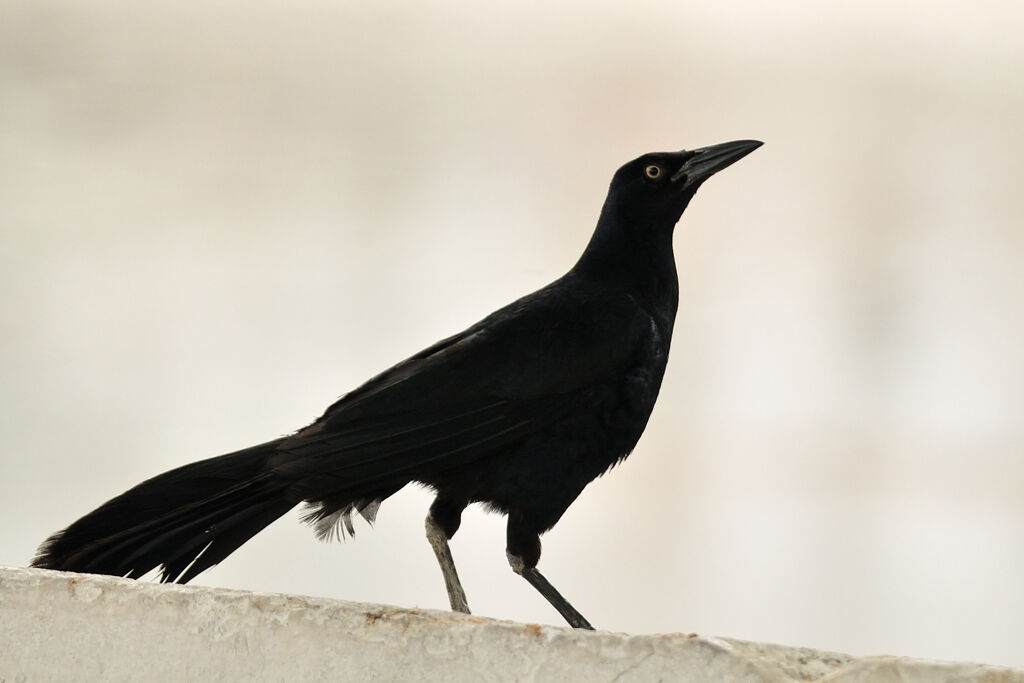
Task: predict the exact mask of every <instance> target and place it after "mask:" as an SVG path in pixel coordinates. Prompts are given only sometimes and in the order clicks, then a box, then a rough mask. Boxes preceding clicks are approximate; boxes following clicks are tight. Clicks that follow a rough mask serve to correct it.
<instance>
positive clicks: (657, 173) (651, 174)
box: [644, 164, 661, 180]
mask: <svg viewBox="0 0 1024 683" xmlns="http://www.w3.org/2000/svg"><path fill="white" fill-rule="evenodd" d="M644 175H646V176H647V177H648V178H650V179H651V180H657V179H658V178H660V177H661V166H656V165H654V164H651V165H650V166H648V167H647V168H645V169H644Z"/></svg>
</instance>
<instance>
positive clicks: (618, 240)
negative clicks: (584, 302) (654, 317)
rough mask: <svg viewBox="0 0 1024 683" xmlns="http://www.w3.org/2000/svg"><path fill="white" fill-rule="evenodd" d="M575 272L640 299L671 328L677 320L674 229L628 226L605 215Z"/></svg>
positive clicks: (677, 284) (677, 282)
mask: <svg viewBox="0 0 1024 683" xmlns="http://www.w3.org/2000/svg"><path fill="white" fill-rule="evenodd" d="M573 271H574V272H575V273H576V274H577V275H579V276H580V277H584V278H586V279H588V280H591V281H594V282H596V283H599V284H600V285H601V286H604V287H614V288H616V289H622V290H625V291H628V292H629V293H631V294H633V295H635V296H637V297H639V298H640V299H641V300H642V301H644V302H645V303H647V304H648V305H649V306H651V307H652V309H654V310H656V311H657V312H658V313H659V314H660V316H663V317H665V318H666V322H667V323H669V324H670V325H671V323H672V321H673V320H674V319H675V313H676V307H677V305H678V303H679V279H678V277H677V275H676V262H675V256H674V255H673V253H672V230H671V229H667V230H666V229H664V228H663V227H661V226H659V227H653V226H641V225H636V226H634V225H629V224H628V223H626V222H625V221H623V220H622V219H621V218H616V219H614V220H612V219H610V217H608V216H606V215H605V214H604V213H602V215H601V220H600V221H598V225H597V229H596V230H595V231H594V235H593V237H591V238H590V242H589V244H587V248H586V249H585V250H584V251H583V254H582V256H580V259H579V261H577V262H576V265H575V266H574V267H573Z"/></svg>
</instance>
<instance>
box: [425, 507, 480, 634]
mask: <svg viewBox="0 0 1024 683" xmlns="http://www.w3.org/2000/svg"><path fill="white" fill-rule="evenodd" d="M438 502H439V501H434V504H433V505H432V506H430V513H429V514H428V515H427V522H426V527H427V540H428V541H430V547H431V548H433V549H434V555H435V556H436V557H437V563H438V564H439V565H440V566H441V574H442V575H444V586H445V588H446V589H447V590H448V603H449V604H450V605H451V606H452V611H453V612H463V613H465V614H469V613H470V612H469V603H468V602H467V601H466V592H465V591H464V590H462V583H461V582H460V581H459V574H458V572H457V571H455V560H454V559H453V558H452V551H451V548H449V547H448V539H450V538H451V537H452V536H454V535H455V532H456V531H457V530H458V528H459V522H460V516H461V513H462V509H461V508H460V509H458V510H457V511H456V513H455V522H454V528H452V524H451V515H450V514H447V515H446V514H444V512H449V511H450V509H446V510H442V509H441V508H440V507H439V506H438ZM446 527H447V528H446Z"/></svg>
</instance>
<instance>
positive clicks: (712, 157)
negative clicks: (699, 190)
mask: <svg viewBox="0 0 1024 683" xmlns="http://www.w3.org/2000/svg"><path fill="white" fill-rule="evenodd" d="M763 144H764V143H763V142H761V141H760V140H736V141H735V142H723V143H722V144H720V145H711V146H710V147H701V148H700V149H695V150H693V152H691V155H690V157H689V158H688V159H687V160H686V161H685V162H684V163H683V165H682V167H681V168H680V169H679V170H678V171H676V172H675V173H674V174H673V175H672V182H674V183H677V182H681V183H682V186H683V187H684V188H688V187H696V186H697V185H700V184H701V183H702V182H704V181H705V180H707V179H708V178H710V177H711V176H713V175H714V174H716V173H718V172H719V171H721V170H722V169H723V168H725V167H726V166H731V165H732V164H734V163H736V162H737V161H739V160H740V159H742V158H743V157H745V156H747V155H748V154H750V153H751V152H753V151H754V150H755V149H757V148H758V147H760V146H761V145H763Z"/></svg>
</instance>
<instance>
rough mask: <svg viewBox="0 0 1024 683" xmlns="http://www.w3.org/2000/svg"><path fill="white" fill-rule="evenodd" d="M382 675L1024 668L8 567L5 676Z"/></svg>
mask: <svg viewBox="0 0 1024 683" xmlns="http://www.w3.org/2000/svg"><path fill="white" fill-rule="evenodd" d="M375 679H380V680H415V681H505V680H519V681H533V680H537V681H548V680H550V681H565V680H585V681H613V680H614V681H657V680H673V681H702V682H703V681H751V682H754V681H772V682H780V681H829V682H843V683H847V682H849V683H852V682H854V681H857V682H868V681H871V682H879V683H882V682H887V681H893V682H896V681H899V682H900V683H906V682H910V681H921V682H926V681H928V682H930V681H956V682H958V683H959V682H964V683H966V682H967V681H985V682H990V681H991V682H995V681H999V682H1000V683H1005V682H1009V681H1022V682H1024V672H1021V671H1012V670H1009V669H999V668H995V667H988V666H981V665H977V664H950V663H939V662H926V661H920V660H910V659H903V658H897V657H869V658H862V659H856V658H853V657H850V656H849V655H843V654H836V653H830V652H818V651H814V650H808V649H801V648H791V647H783V646H779V645H763V644H758V643H748V642H743V641H738V640H730V639H727V638H705V637H697V636H694V635H684V634H668V635H645V636H629V635H624V634H620V633H607V632H597V633H581V632H578V631H573V630H571V629H568V628H554V627H548V626H537V625H533V624H517V623H512V622H504V621H494V620H491V619H483V618H478V617H472V616H467V615H458V614H451V613H449V612H437V611H432V610H407V609H400V608H396V607H389V606H383V605H365V604H356V603H349V602H343V601H340V600H326V599H322V598H306V597H298V596H291V595H274V594H262V593H247V592H243V591H233V590H222V589H211V588H199V587H189V586H176V585H160V584H154V583H143V582H137V581H130V580H127V579H116V578H111V577H105V576H93V575H86V574H69V573H64V572H51V571H44V570H37V569H9V568H0V682H3V683H7V682H8V681H100V680H102V681H170V680H177V681H185V680H190V681H317V680H332V681H350V680H375Z"/></svg>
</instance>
